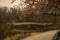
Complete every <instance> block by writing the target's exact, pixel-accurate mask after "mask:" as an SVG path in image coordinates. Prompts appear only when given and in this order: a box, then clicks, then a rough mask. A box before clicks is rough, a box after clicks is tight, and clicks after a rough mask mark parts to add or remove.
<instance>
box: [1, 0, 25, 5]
mask: <svg viewBox="0 0 60 40" xmlns="http://www.w3.org/2000/svg"><path fill="white" fill-rule="evenodd" d="M12 1H13V0H0V6H13V5H18V4H19V3H20V2H22V1H24V0H15V1H14V2H13V3H12V4H11V2H12Z"/></svg>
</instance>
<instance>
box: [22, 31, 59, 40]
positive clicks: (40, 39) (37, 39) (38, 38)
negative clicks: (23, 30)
mask: <svg viewBox="0 0 60 40" xmlns="http://www.w3.org/2000/svg"><path fill="white" fill-rule="evenodd" d="M56 32H58V31H57V30H54V31H48V32H45V33H42V34H39V35H35V36H31V37H28V38H25V39H22V40H52V38H53V36H54V35H55V34H56Z"/></svg>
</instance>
